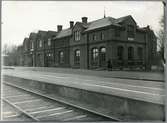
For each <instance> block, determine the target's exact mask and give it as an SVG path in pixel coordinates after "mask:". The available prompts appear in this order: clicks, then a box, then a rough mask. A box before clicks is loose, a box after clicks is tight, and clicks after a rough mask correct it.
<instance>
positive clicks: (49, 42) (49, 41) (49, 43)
mask: <svg viewBox="0 0 167 123" xmlns="http://www.w3.org/2000/svg"><path fill="white" fill-rule="evenodd" d="M50 45H51V39H50V38H49V39H48V46H50Z"/></svg>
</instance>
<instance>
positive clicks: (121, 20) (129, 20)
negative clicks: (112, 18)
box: [116, 15, 137, 26]
mask: <svg viewBox="0 0 167 123" xmlns="http://www.w3.org/2000/svg"><path fill="white" fill-rule="evenodd" d="M116 22H117V23H119V24H122V25H135V26H136V25H137V24H136V21H135V20H134V19H133V17H132V16H131V15H128V16H125V17H121V18H118V19H117V20H116Z"/></svg>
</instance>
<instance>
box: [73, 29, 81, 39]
mask: <svg viewBox="0 0 167 123" xmlns="http://www.w3.org/2000/svg"><path fill="white" fill-rule="evenodd" d="M80 37H81V33H80V31H75V32H74V40H75V41H79V40H80Z"/></svg>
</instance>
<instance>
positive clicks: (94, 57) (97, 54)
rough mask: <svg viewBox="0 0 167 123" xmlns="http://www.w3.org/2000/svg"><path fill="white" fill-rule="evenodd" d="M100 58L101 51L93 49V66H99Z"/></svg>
mask: <svg viewBox="0 0 167 123" xmlns="http://www.w3.org/2000/svg"><path fill="white" fill-rule="evenodd" d="M98 57H99V51H98V49H97V48H93V49H92V64H93V65H97V64H98Z"/></svg>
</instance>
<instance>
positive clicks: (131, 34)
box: [127, 25, 135, 38]
mask: <svg viewBox="0 0 167 123" xmlns="http://www.w3.org/2000/svg"><path fill="white" fill-rule="evenodd" d="M127 33H128V38H134V37H135V32H134V26H133V25H128V30H127Z"/></svg>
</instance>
